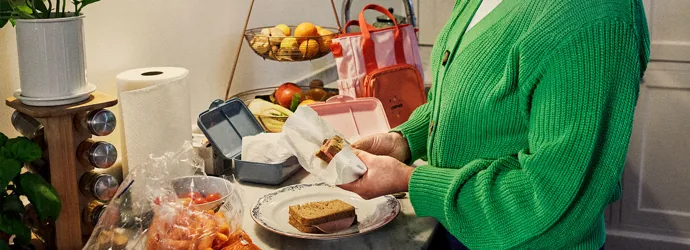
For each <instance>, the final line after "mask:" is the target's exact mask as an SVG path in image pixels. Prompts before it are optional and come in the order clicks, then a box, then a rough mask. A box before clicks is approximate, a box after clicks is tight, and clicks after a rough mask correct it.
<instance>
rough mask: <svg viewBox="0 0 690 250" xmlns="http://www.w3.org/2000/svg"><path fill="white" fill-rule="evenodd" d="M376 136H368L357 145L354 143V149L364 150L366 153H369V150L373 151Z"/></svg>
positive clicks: (357, 142)
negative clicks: (372, 145) (372, 146)
mask: <svg viewBox="0 0 690 250" xmlns="http://www.w3.org/2000/svg"><path fill="white" fill-rule="evenodd" d="M375 136H376V135H370V136H366V137H364V138H362V139H359V140H358V141H356V142H355V143H352V148H355V149H359V150H364V151H369V149H371V144H372V143H373V142H374V137H375Z"/></svg>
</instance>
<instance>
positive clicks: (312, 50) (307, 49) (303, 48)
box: [299, 39, 319, 59]
mask: <svg viewBox="0 0 690 250" xmlns="http://www.w3.org/2000/svg"><path fill="white" fill-rule="evenodd" d="M299 51H300V52H302V56H304V58H306V59H309V58H312V57H314V56H316V54H318V53H319V43H318V42H317V41H316V40H314V39H309V40H306V41H304V42H302V43H301V44H300V45H299Z"/></svg>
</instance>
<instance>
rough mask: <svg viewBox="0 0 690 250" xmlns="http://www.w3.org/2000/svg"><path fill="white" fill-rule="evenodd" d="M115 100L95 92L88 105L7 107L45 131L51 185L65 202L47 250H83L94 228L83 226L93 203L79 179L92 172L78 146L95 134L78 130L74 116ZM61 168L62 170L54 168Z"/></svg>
mask: <svg viewBox="0 0 690 250" xmlns="http://www.w3.org/2000/svg"><path fill="white" fill-rule="evenodd" d="M117 102H118V100H117V98H115V97H112V96H109V95H106V94H104V93H102V92H99V91H96V92H94V93H93V94H91V96H90V98H88V99H87V100H85V101H82V102H78V103H74V104H68V105H62V106H52V107H36V106H28V105H25V104H23V103H22V102H21V101H20V100H18V99H16V98H14V97H10V98H7V100H6V101H5V104H6V105H7V106H9V107H11V108H13V109H15V110H17V111H19V112H21V113H23V114H26V115H29V116H31V117H33V118H35V119H36V120H38V121H39V122H40V123H41V124H42V125H43V127H44V135H45V139H46V142H47V145H48V149H49V150H48V154H49V157H48V158H49V165H50V166H53V167H51V168H49V171H48V172H49V175H50V180H51V181H50V182H51V184H52V185H53V187H54V188H55V190H56V191H57V193H58V195H59V197H60V200H61V202H62V209H61V212H60V216H59V217H58V219H57V221H55V223H54V225H53V226H54V227H53V228H52V229H53V233H54V234H53V237H54V242H52V244H50V245H47V246H46V249H81V248H82V247H83V245H84V243H85V241H83V240H84V239H88V238H89V237H88V236H89V235H90V234H91V230H92V228H89V227H88V226H86V225H85V224H84V223H83V222H82V214H81V213H82V210H84V208H85V207H86V206H87V204H88V203H89V202H90V201H92V199H90V198H88V197H86V196H84V195H82V194H81V192H80V190H79V185H78V183H79V178H80V177H81V176H82V174H84V173H87V172H88V171H91V170H92V169H93V167H92V166H86V165H84V164H82V163H80V162H79V161H78V160H77V154H76V152H77V146H78V145H79V144H80V143H81V142H82V141H85V140H86V139H89V138H91V136H92V134H91V132H89V131H88V130H80V129H77V126H74V125H75V116H77V115H79V114H82V113H85V112H89V111H93V110H99V109H104V108H107V107H112V106H115V105H116V104H117ZM54 166H59V167H54Z"/></svg>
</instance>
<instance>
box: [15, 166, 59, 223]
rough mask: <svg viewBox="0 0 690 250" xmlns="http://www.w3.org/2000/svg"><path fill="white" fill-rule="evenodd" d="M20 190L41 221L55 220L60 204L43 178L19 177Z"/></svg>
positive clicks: (26, 175) (36, 176)
mask: <svg viewBox="0 0 690 250" xmlns="http://www.w3.org/2000/svg"><path fill="white" fill-rule="evenodd" d="M19 183H20V188H21V189H22V191H23V192H24V195H26V197H27V198H29V201H30V202H31V204H33V205H34V207H35V208H36V213H38V218H39V219H40V220H41V221H45V220H47V219H51V220H57V218H58V215H59V214H60V209H61V207H62V203H61V202H60V197H58V194H57V191H55V188H53V186H51V185H50V184H49V183H48V182H46V180H45V179H43V177H41V176H40V175H37V174H33V173H24V174H22V175H21V176H20V177H19Z"/></svg>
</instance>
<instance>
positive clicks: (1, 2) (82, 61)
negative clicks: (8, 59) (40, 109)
mask: <svg viewBox="0 0 690 250" xmlns="http://www.w3.org/2000/svg"><path fill="white" fill-rule="evenodd" d="M98 1H99V0H71V2H68V1H67V0H0V28H2V27H3V26H5V25H7V24H8V23H12V24H13V25H16V26H15V27H16V32H17V55H18V56H19V60H18V61H19V83H20V87H21V89H20V91H19V92H18V93H19V94H18V95H17V96H15V97H17V99H20V100H21V101H22V102H24V104H27V105H32V106H54V105H64V104H70V103H75V102H79V101H82V100H84V99H86V98H88V97H89V94H90V93H91V92H93V91H94V90H95V89H96V87H95V86H94V85H93V84H90V83H88V82H87V79H86V57H85V53H84V52H85V50H84V35H83V23H84V15H83V14H82V9H83V8H84V7H85V6H88V5H90V4H93V3H95V2H98Z"/></svg>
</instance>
